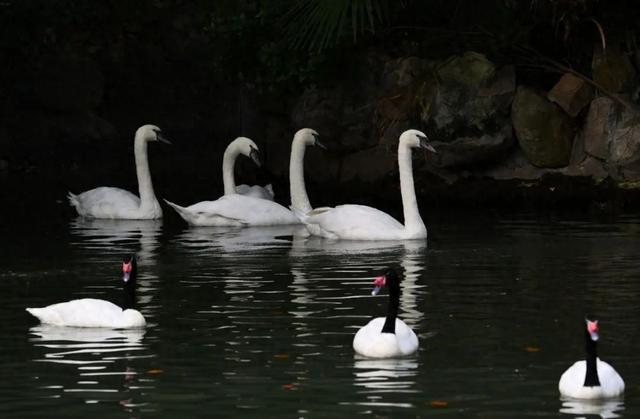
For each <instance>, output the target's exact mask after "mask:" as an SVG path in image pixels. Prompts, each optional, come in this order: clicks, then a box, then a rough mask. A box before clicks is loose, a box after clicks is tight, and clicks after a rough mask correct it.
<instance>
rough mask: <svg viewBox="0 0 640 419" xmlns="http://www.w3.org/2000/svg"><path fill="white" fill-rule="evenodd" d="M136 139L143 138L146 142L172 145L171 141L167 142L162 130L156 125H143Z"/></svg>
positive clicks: (137, 132)
mask: <svg viewBox="0 0 640 419" xmlns="http://www.w3.org/2000/svg"><path fill="white" fill-rule="evenodd" d="M136 138H142V139H143V140H144V141H147V142H150V141H160V142H161V143H165V144H171V141H169V140H167V139H166V138H165V137H164V135H163V133H162V130H161V129H160V128H158V127H157V126H155V125H150V124H148V125H143V126H141V127H140V128H138V130H137V131H136Z"/></svg>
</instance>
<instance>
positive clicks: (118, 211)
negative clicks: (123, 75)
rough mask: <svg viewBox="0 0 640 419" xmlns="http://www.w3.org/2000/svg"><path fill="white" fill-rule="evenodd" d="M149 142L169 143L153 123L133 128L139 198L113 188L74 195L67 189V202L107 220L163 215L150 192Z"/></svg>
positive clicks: (88, 215) (89, 215)
mask: <svg viewBox="0 0 640 419" xmlns="http://www.w3.org/2000/svg"><path fill="white" fill-rule="evenodd" d="M149 141H162V142H165V143H169V141H167V140H166V139H165V138H164V137H162V134H161V131H160V128H158V127H157V126H155V125H143V126H142V127H140V128H138V130H137V131H136V136H135V140H134V153H135V160H136V173H137V176H138V188H139V193H140V198H138V197H137V196H135V195H134V194H132V193H131V192H129V191H126V190H124V189H120V188H113V187H99V188H95V189H91V190H89V191H86V192H83V193H80V194H77V195H76V194H73V193H71V192H69V194H68V198H69V203H70V204H71V205H72V206H73V207H75V208H76V211H78V214H79V215H81V216H82V217H88V218H107V219H136V220H142V219H158V218H162V208H160V204H159V203H158V200H157V199H156V195H155V193H154V191H153V185H152V183H151V173H150V172H149V162H148V159H147V142H149ZM169 144H170V143H169Z"/></svg>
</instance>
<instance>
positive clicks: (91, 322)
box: [26, 255, 146, 329]
mask: <svg viewBox="0 0 640 419" xmlns="http://www.w3.org/2000/svg"><path fill="white" fill-rule="evenodd" d="M137 273H138V268H137V264H136V257H135V255H131V256H128V257H126V258H125V259H124V261H123V262H122V280H123V294H124V301H123V303H124V304H123V306H122V308H120V307H118V306H117V305H115V304H113V303H111V302H109V301H105V300H97V299H94V298H83V299H80V300H72V301H67V302H66V303H58V304H53V305H50V306H47V307H42V308H27V309H26V310H27V311H28V312H29V313H31V314H32V315H34V316H35V317H37V318H38V319H39V320H40V322H42V323H45V324H52V325H55V326H72V327H108V328H112V329H127V328H134V327H143V326H145V324H146V322H145V320H144V317H143V316H142V314H141V313H140V312H139V311H137V310H135V309H134V307H135V298H136V297H135V289H136V277H137Z"/></svg>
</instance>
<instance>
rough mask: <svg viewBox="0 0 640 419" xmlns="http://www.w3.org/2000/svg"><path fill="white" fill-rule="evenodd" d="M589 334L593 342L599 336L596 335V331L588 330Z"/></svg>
mask: <svg viewBox="0 0 640 419" xmlns="http://www.w3.org/2000/svg"><path fill="white" fill-rule="evenodd" d="M589 336H591V340H592V341H594V342H597V341H598V338H599V337H600V336H598V332H590V333H589Z"/></svg>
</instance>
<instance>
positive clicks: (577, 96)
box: [547, 73, 593, 118]
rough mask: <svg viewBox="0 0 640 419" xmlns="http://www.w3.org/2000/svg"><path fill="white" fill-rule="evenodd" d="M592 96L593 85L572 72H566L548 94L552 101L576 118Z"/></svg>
mask: <svg viewBox="0 0 640 419" xmlns="http://www.w3.org/2000/svg"><path fill="white" fill-rule="evenodd" d="M592 97H593V89H592V88H591V86H590V85H589V84H587V82H585V81H584V80H583V79H581V78H579V77H576V76H574V75H573V74H571V73H565V74H564V75H563V76H562V77H561V78H560V80H559V81H558V83H556V85H555V86H553V89H551V91H550V92H549V93H548V94H547V98H548V99H549V100H550V101H552V102H555V103H557V104H558V105H559V106H560V107H561V108H562V109H564V111H565V112H566V113H568V114H569V115H570V116H572V117H574V118H575V117H576V116H577V115H578V114H579V113H580V111H581V110H582V109H583V108H584V107H585V106H587V105H588V104H589V102H590V101H591V98H592Z"/></svg>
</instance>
